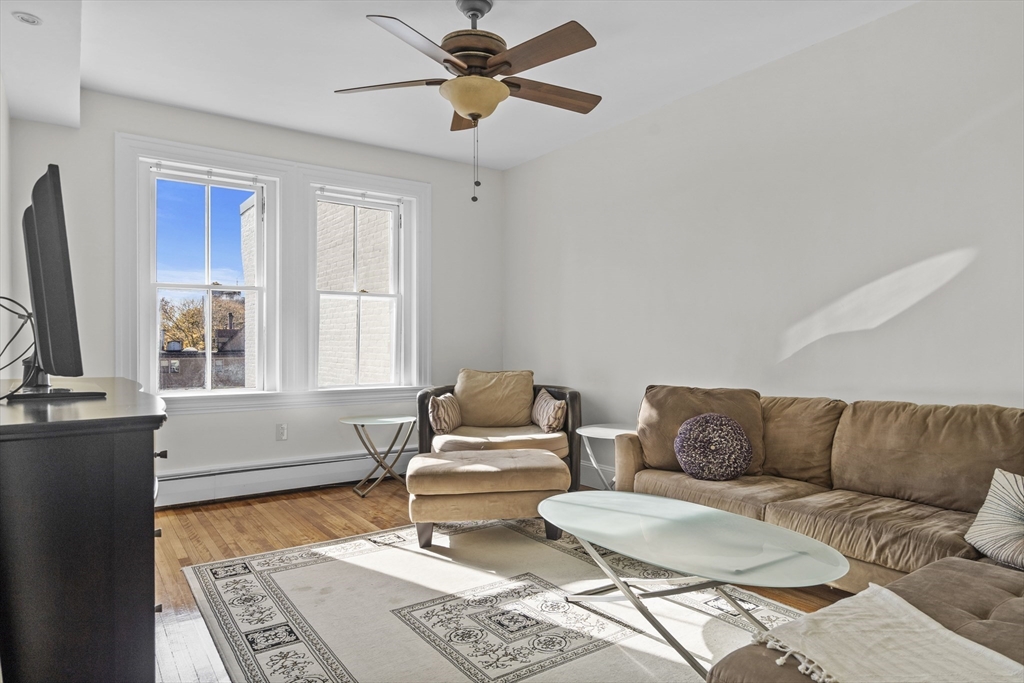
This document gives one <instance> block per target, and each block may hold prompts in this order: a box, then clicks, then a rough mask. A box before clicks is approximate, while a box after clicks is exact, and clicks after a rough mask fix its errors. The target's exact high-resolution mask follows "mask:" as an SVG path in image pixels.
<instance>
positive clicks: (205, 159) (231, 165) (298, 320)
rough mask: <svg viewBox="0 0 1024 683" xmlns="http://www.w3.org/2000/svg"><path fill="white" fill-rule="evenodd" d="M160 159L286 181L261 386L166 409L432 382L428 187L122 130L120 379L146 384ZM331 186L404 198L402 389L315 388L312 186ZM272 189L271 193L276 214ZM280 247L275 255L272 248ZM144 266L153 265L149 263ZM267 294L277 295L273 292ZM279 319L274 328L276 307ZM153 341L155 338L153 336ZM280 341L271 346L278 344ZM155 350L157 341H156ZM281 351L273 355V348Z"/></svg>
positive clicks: (173, 402) (395, 393) (118, 140)
mask: <svg viewBox="0 0 1024 683" xmlns="http://www.w3.org/2000/svg"><path fill="white" fill-rule="evenodd" d="M144 158H156V159H167V160H174V161H179V162H181V163H186V164H192V165H196V166H208V167H210V168H216V169H224V170H235V169H238V170H240V171H242V172H246V173H249V174H253V173H255V174H258V175H259V176H260V177H261V178H276V179H278V180H279V182H280V186H279V188H280V190H279V196H280V202H279V205H277V206H275V207H274V208H273V210H274V211H276V218H277V236H276V240H270V239H268V241H267V255H266V261H265V266H266V269H267V273H268V281H269V278H270V273H271V272H273V273H274V274H275V275H276V277H277V281H276V283H275V285H276V301H269V300H268V301H267V304H266V307H265V309H264V310H265V311H268V313H267V318H268V319H267V325H268V327H267V329H268V334H267V336H266V340H267V344H268V346H267V349H266V351H267V364H268V366H267V372H266V373H265V375H264V377H265V386H266V387H267V388H265V389H264V390H263V391H251V390H218V391H216V392H209V393H207V392H204V393H202V394H195V395H188V396H180V395H179V396H175V395H167V394H164V395H162V396H161V397H162V398H163V399H164V401H165V403H166V404H167V409H168V413H170V414H184V413H200V412H202V413H206V412H238V411H246V410H267V409H272V408H300V407H307V406H309V407H312V406H326V405H352V404H369V403H389V402H402V401H411V400H413V399H414V398H415V396H416V394H417V393H418V391H419V390H420V389H421V388H422V387H424V386H429V385H430V382H431V379H430V358H431V334H430V300H431V293H430V282H431V273H430V269H431V265H430V233H431V227H430V215H431V192H430V184H429V183H423V182H418V181H412V180H403V179H398V178H388V177H384V176H378V175H371V174H366V173H359V172H356V171H347V170H342V169H336V168H329V167H324V166H315V165H311V164H301V163H296V162H290V161H284V160H280V159H272V158H268V157H262V156H256V155H252V154H244V153H240V152H229V151H223V150H218V149H213V148H209V147H200V146H196V145H189V144H184V143H178V142H169V141H165V140H158V139H154V138H148V137H143V136H138V135H130V134H126V133H116V134H115V136H114V159H115V160H114V235H115V239H114V253H115V274H114V289H115V295H114V296H115V315H114V332H115V333H114V368H115V373H116V374H117V376H119V377H126V378H128V379H132V380H135V381H138V382H146V381H147V379H146V378H147V375H146V374H144V373H146V372H148V370H149V369H148V368H145V369H143V368H142V367H141V365H142V364H143V363H144V362H145V360H146V359H144V358H142V357H141V356H142V353H141V350H142V348H143V347H142V346H141V345H140V344H141V343H143V342H144V341H145V340H143V339H141V338H140V336H141V333H142V330H141V326H140V321H141V320H143V319H144V318H143V317H142V316H143V315H145V314H146V313H145V311H144V310H143V308H142V304H143V301H142V297H141V296H140V295H141V294H142V293H144V292H148V286H147V287H145V288H141V287H140V282H142V281H143V279H144V278H145V279H146V280H145V281H146V282H147V283H148V278H149V277H150V272H151V271H150V270H149V267H150V265H149V261H150V259H152V258H154V256H153V253H154V252H153V250H152V248H151V244H150V243H149V237H147V235H148V234H149V230H150V225H149V223H150V221H149V216H146V215H142V214H141V212H142V211H146V210H148V204H149V202H146V201H143V199H144V196H143V195H142V194H141V193H143V192H149V189H148V174H147V177H146V178H142V177H141V175H142V174H140V173H139V172H138V166H139V160H140V159H144ZM314 185H325V186H330V187H334V188H357V189H358V193H359V194H361V193H362V192H366V193H367V194H368V195H371V196H372V195H374V194H378V195H384V196H386V197H390V198H398V199H400V206H401V211H400V214H401V217H402V222H403V229H402V231H401V233H402V239H404V240H407V243H406V244H405V245H404V251H402V252H401V253H402V254H404V255H405V257H404V258H403V261H407V262H408V263H407V264H405V265H403V271H405V270H406V269H407V274H406V276H407V277H409V278H410V280H409V281H410V282H411V283H412V285H413V286H412V287H411V288H410V289H409V290H408V291H409V294H408V296H407V300H406V305H405V307H404V308H405V311H404V315H405V316H406V321H405V322H406V327H405V335H404V338H403V343H404V345H405V347H406V349H407V350H408V353H409V358H408V364H407V367H408V368H409V374H408V377H407V379H406V381H408V382H409V383H410V384H409V385H407V386H395V387H370V388H360V387H346V388H336V389H317V388H316V376H315V371H316V364H315V354H316V344H317V340H316V337H315V334H314V332H315V325H314V324H313V323H314V320H315V319H314V318H313V317H312V315H313V313H312V306H313V303H312V300H313V298H314V297H313V295H315V288H316V282H315V272H316V270H315V265H316V264H315V256H316V255H315V254H314V252H313V248H314V245H315V234H316V233H315V227H313V226H315V221H316V211H315V202H313V201H310V196H311V194H310V188H311V187H312V186H314ZM271 194H274V193H271V192H269V191H268V192H267V213H268V215H270V212H271V210H272V208H271V196H270V195H271ZM272 252H273V253H272ZM143 266H146V267H145V268H143ZM268 298H269V297H268ZM272 309H273V315H274V317H275V318H276V322H277V324H276V326H272V321H271V320H270V311H271V310H272ZM154 343H155V342H154ZM271 347H272V348H273V351H272V349H271ZM154 348H155V347H154ZM271 353H273V362H272V359H271V357H270V354H271Z"/></svg>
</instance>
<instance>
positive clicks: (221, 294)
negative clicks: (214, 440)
mask: <svg viewBox="0 0 1024 683" xmlns="http://www.w3.org/2000/svg"><path fill="white" fill-rule="evenodd" d="M115 139H116V143H115V144H116V149H115V151H116V163H115V176H116V182H115V208H116V215H115V224H116V235H117V237H116V239H115V250H116V261H117V271H116V274H115V284H116V286H115V289H116V298H117V309H116V311H117V314H116V318H115V325H116V327H117V334H116V335H115V344H116V347H115V366H116V372H117V374H118V375H119V376H122V377H128V378H132V379H137V380H138V381H139V382H140V383H141V384H142V386H143V389H144V390H145V391H150V392H153V393H159V394H160V395H161V396H162V397H163V398H164V399H165V401H166V404H167V407H168V410H169V411H170V412H172V413H179V412H183V413H188V412H208V411H237V410H262V409H266V408H270V407H282V408H286V407H296V406H303V405H309V406H318V405H338V404H347V403H373V402H391V401H407V400H412V399H413V398H414V397H415V395H416V392H417V391H418V389H419V388H420V387H422V386H424V385H426V384H429V379H430V357H431V354H430V310H429V305H430V186H429V185H428V184H426V183H421V182H416V181H409V180H400V179H396V178H386V177H383V176H374V175H368V174H364V173H358V172H355V171H346V170H342V169H337V168H328V167H323V166H313V165H310V164H300V163H296V162H293V161H285V160H281V159H271V158H268V157H259V156H254V155H249V154H243V153H240V152H229V151H224V150H216V149H210V148H204V147H196V146H193V145H186V144H182V143H175V142H166V141H161V140H153V139H150V138H142V137H139V136H134V135H127V134H121V133H118V134H117V135H116V136H115Z"/></svg>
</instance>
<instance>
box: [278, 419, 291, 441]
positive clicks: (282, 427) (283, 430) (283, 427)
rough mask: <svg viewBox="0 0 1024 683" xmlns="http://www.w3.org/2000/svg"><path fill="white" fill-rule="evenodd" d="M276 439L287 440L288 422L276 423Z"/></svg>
mask: <svg viewBox="0 0 1024 683" xmlns="http://www.w3.org/2000/svg"><path fill="white" fill-rule="evenodd" d="M277 440H278V441H287V440H288V424H287V423H284V424H279V425H277Z"/></svg>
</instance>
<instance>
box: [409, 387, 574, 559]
mask: <svg viewBox="0 0 1024 683" xmlns="http://www.w3.org/2000/svg"><path fill="white" fill-rule="evenodd" d="M532 382H533V373H531V372H528V371H522V372H498V373H485V372H477V371H473V370H463V371H462V372H461V373H460V374H459V382H458V383H457V384H455V385H448V386H442V387H434V388H432V389H424V390H423V391H421V392H420V393H419V396H418V397H417V403H418V412H419V432H420V448H419V450H420V453H419V455H416V456H414V457H413V458H412V460H411V461H410V462H409V467H408V469H407V471H406V485H407V487H408V490H409V518H410V519H411V520H412V521H413V522H415V523H416V530H417V534H418V536H419V543H420V546H421V547H427V546H429V545H431V539H432V534H433V525H434V523H435V522H455V521H475V520H487V519H517V518H522V517H536V516H537V506H538V505H539V504H540V502H541V501H542V500H544V499H546V498H549V497H551V496H554V495H557V494H559V493H564V492H566V491H569V490H576V489H578V488H579V472H580V458H579V453H580V437H579V436H578V435H577V433H576V429H577V428H578V427H579V425H580V395H579V392H577V391H573V390H572V389H569V388H567V387H557V386H546V385H540V384H533V383H532ZM542 389H546V390H547V392H548V393H549V394H551V396H552V397H553V398H554V399H555V400H557V401H565V402H566V406H565V422H564V424H563V428H562V430H561V431H556V432H545V431H544V429H542V428H541V427H539V426H538V425H536V424H533V423H532V421H531V408H532V406H533V403H534V401H535V399H536V396H537V394H538V393H539V392H540V391H541V390H542ZM448 393H451V394H454V395H455V396H456V398H457V399H458V406H459V412H461V416H462V419H463V421H464V423H465V424H463V425H462V426H458V427H456V428H454V429H452V431H451V432H450V433H447V434H435V433H434V430H433V428H432V427H431V423H430V399H431V397H433V396H442V395H444V394H448ZM538 419H539V418H538ZM545 527H546V532H547V536H548V538H551V539H556V538H559V537H560V536H561V533H562V532H561V530H560V529H558V528H557V527H555V526H553V525H551V524H548V523H547V522H546V521H545Z"/></svg>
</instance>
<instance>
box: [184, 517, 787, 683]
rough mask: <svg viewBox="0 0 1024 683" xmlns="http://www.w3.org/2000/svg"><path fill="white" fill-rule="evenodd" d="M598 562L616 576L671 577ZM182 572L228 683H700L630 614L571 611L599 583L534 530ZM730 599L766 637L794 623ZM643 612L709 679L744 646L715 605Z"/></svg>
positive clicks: (605, 607) (374, 540)
mask: <svg viewBox="0 0 1024 683" xmlns="http://www.w3.org/2000/svg"><path fill="white" fill-rule="evenodd" d="M602 555H603V557H604V558H605V560H607V561H608V563H609V564H611V566H612V567H614V568H615V569H616V570H617V571H618V572H619V573H620V574H621V575H624V576H636V577H642V578H652V579H660V578H666V579H667V578H673V577H678V576H680V575H679V574H676V573H673V572H669V571H666V570H664V569H661V568H659V567H654V566H652V565H648V564H645V563H643V562H639V561H637V560H634V559H632V558H629V557H624V556H622V555H618V554H616V553H612V552H607V553H606V552H605V551H602ZM182 571H183V572H185V576H186V578H187V579H188V584H189V586H190V587H191V589H192V593H193V594H194V595H195V598H196V602H197V603H198V605H199V609H200V611H201V613H202V615H203V618H204V619H205V620H206V624H207V626H208V627H209V629H210V633H211V635H212V636H213V640H214V642H215V643H216V645H217V649H218V651H219V652H220V655H221V658H222V659H223V661H224V666H225V667H226V669H227V671H228V673H229V675H230V676H231V680H232V681H234V682H235V683H242V682H243V681H244V682H251V683H256V682H261V683H298V682H303V683H327V682H338V683H354V682H361V683H398V682H406V681H408V682H417V683H429V682H435V681H436V682H448V681H461V680H468V681H475V682H476V683H512V682H513V681H519V680H522V679H525V678H530V679H531V681H538V682H541V681H543V682H547V681H576V682H580V681H666V680H672V681H699V680H700V677H699V676H698V675H697V674H696V673H695V672H694V671H693V670H691V669H690V668H689V667H688V666H687V665H686V664H685V663H684V662H683V661H682V659H681V658H680V657H679V655H677V654H676V652H675V651H674V650H672V649H671V648H670V647H669V646H668V645H667V644H665V642H664V641H662V640H661V639H660V637H658V636H657V635H656V634H655V635H652V632H653V629H651V627H650V626H649V625H648V624H647V622H646V621H644V619H643V617H641V616H640V614H638V613H637V612H636V611H635V610H634V609H633V608H632V607H631V606H629V605H628V604H623V603H600V606H599V607H597V606H594V605H593V604H592V605H587V606H584V605H580V604H570V603H567V602H566V601H565V600H564V596H565V595H567V594H570V593H575V592H579V591H582V590H587V589H590V588H594V587H596V586H599V585H602V584H606V583H607V582H608V581H607V578H605V577H604V576H603V575H602V574H601V572H600V570H599V569H598V568H597V567H596V566H594V564H593V562H592V561H591V560H590V558H589V557H588V556H587V555H586V553H585V552H584V551H583V549H582V548H581V547H580V545H579V543H578V542H577V541H576V539H575V538H573V537H572V536H571V535H569V534H565V535H564V536H563V537H562V539H561V540H558V541H549V540H547V539H546V538H545V537H544V525H543V522H541V521H540V520H539V519H521V520H511V521H491V522H465V523H453V524H439V525H435V528H434V546H433V547H432V548H420V547H418V545H417V543H416V530H415V528H414V527H412V526H408V527H401V528H397V529H390V530H387V531H380V532H376V533H371V534H363V535H361V536H352V537H349V538H342V539H339V540H336V541H328V542H324V543H317V544H313V545H308V546H301V547H298V548H288V549H285V550H278V551H274V552H269V553H263V554H260V555H251V556H249V557H240V558H236V559H233V560H223V561H220V562H211V563H208V564H202V565H196V566H194V567H186V568H184V569H183V570H182ZM694 581H695V582H696V581H700V579H694ZM726 590H727V591H728V592H729V593H730V595H732V596H733V597H734V598H736V599H737V600H739V601H740V604H742V605H743V606H744V608H746V609H749V610H750V611H751V612H752V613H753V614H754V615H755V616H756V617H757V618H758V619H760V620H761V622H762V623H764V624H766V625H767V626H775V625H777V624H781V623H784V622H786V621H790V620H792V619H795V618H797V617H799V616H800V615H801V612H799V611H797V610H794V609H792V608H789V607H786V606H784V605H780V604H779V603H776V602H773V601H771V600H768V599H766V598H763V597H761V596H759V595H756V594H753V593H748V592H746V591H742V590H739V589H737V588H733V587H729V588H727V589H726ZM647 604H648V607H649V608H650V609H651V610H652V611H653V612H654V613H655V614H656V615H657V616H658V617H659V618H660V619H661V620H662V622H663V623H664V624H665V625H666V626H667V627H668V628H669V629H670V630H671V632H672V633H673V635H675V636H676V637H677V638H678V639H679V640H680V642H681V643H682V644H683V645H684V646H685V647H686V648H687V649H689V650H690V651H691V652H693V653H694V655H695V656H696V657H697V658H698V659H699V660H701V661H702V662H704V663H705V666H707V667H709V668H710V666H711V665H712V664H714V663H715V662H717V661H718V660H719V659H721V658H722V657H724V656H725V655H727V654H729V653H730V652H732V651H733V650H735V649H737V648H739V647H742V646H743V645H746V644H748V643H749V642H750V640H751V633H752V631H753V627H752V626H750V624H748V623H747V622H746V621H745V620H744V619H742V618H741V617H740V616H739V615H738V614H736V612H735V611H734V610H733V609H732V608H731V607H730V606H729V605H728V603H726V601H725V600H723V599H722V598H720V597H717V596H716V595H715V594H714V593H713V592H706V593H704V592H694V593H686V594H683V595H678V596H673V597H672V598H670V599H669V600H653V601H651V602H649V603H647Z"/></svg>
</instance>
